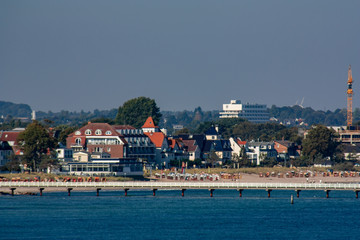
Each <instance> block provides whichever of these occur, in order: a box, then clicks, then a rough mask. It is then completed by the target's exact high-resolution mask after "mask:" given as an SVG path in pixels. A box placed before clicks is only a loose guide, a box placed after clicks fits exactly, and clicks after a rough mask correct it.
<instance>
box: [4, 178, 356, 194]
mask: <svg viewBox="0 0 360 240" xmlns="http://www.w3.org/2000/svg"><path fill="white" fill-rule="evenodd" d="M26 188H37V189H38V190H39V193H40V196H42V195H43V192H46V190H52V191H54V190H55V191H60V188H61V189H66V190H67V192H68V195H69V196H70V192H71V191H72V190H76V189H80V188H81V189H84V188H85V189H89V190H96V194H97V196H99V195H100V193H99V192H100V190H101V189H104V190H105V189H106V190H123V191H124V192H125V196H127V193H128V191H129V190H131V189H144V190H146V189H149V190H152V192H153V196H156V191H157V190H161V189H163V190H165V189H166V190H180V191H181V196H185V190H187V189H208V190H209V192H210V196H211V197H212V196H213V194H214V190H216V189H234V190H237V191H239V196H240V197H242V195H243V190H246V189H263V190H265V191H266V192H267V193H268V197H270V192H271V191H273V190H293V191H295V192H296V194H297V197H299V195H300V191H304V190H322V191H324V192H325V193H326V197H327V198H328V197H329V193H330V191H337V190H347V191H354V192H355V197H356V198H358V192H359V191H360V184H349V183H242V182H163V181H149V182H145V181H133V182H0V189H1V190H4V189H7V190H11V193H12V194H13V195H14V191H15V190H19V189H26Z"/></svg>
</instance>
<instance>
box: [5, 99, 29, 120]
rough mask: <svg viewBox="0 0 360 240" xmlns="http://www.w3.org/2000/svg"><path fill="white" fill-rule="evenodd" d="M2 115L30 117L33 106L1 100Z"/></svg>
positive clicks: (7, 116)
mask: <svg viewBox="0 0 360 240" xmlns="http://www.w3.org/2000/svg"><path fill="white" fill-rule="evenodd" d="M0 116H2V117H3V118H12V117H30V116H31V107H30V106H29V105H27V104H16V103H12V102H5V101H0Z"/></svg>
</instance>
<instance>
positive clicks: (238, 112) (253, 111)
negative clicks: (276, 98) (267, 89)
mask: <svg viewBox="0 0 360 240" xmlns="http://www.w3.org/2000/svg"><path fill="white" fill-rule="evenodd" d="M220 118H245V119H247V120H248V121H249V122H254V123H264V122H267V121H269V113H268V111H267V108H266V105H265V104H250V103H245V104H242V103H241V101H240V100H231V101H230V104H223V111H222V112H220Z"/></svg>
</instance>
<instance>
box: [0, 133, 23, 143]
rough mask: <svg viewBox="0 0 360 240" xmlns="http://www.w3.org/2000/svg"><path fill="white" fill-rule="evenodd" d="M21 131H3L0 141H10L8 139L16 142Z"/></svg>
mask: <svg viewBox="0 0 360 240" xmlns="http://www.w3.org/2000/svg"><path fill="white" fill-rule="evenodd" d="M20 133H21V132H12V131H8V132H2V134H0V135H1V136H0V141H4V142H8V141H14V142H16V139H17V137H18V136H19V134H20Z"/></svg>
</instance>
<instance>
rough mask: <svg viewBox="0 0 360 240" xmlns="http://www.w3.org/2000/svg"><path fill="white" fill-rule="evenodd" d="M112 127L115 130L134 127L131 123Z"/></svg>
mask: <svg viewBox="0 0 360 240" xmlns="http://www.w3.org/2000/svg"><path fill="white" fill-rule="evenodd" d="M112 127H113V128H115V129H116V130H121V129H136V128H134V127H133V126H131V125H113V126H112Z"/></svg>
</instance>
